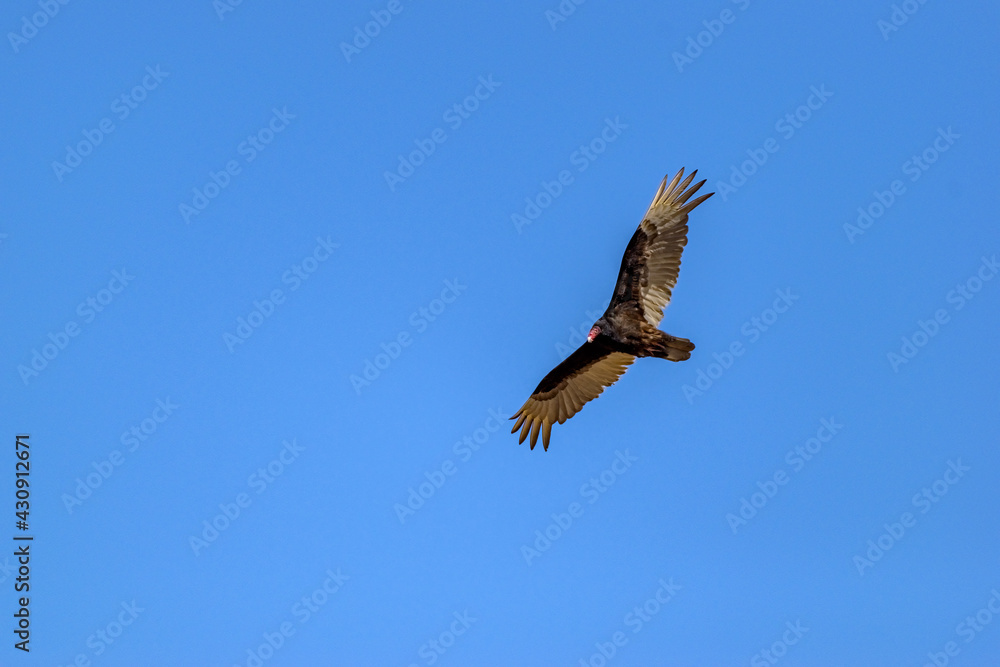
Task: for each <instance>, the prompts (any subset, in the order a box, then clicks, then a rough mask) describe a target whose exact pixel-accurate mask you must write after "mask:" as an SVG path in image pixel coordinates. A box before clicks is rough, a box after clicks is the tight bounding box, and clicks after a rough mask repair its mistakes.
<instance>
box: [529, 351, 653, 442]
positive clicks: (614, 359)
mask: <svg viewBox="0 0 1000 667" xmlns="http://www.w3.org/2000/svg"><path fill="white" fill-rule="evenodd" d="M633 361H635V357H633V356H632V355H631V354H625V353H624V352H615V351H613V350H612V349H611V348H609V347H607V346H606V345H603V344H601V343H600V339H598V340H595V341H594V342H592V343H584V344H583V345H581V346H580V347H579V348H578V349H577V350H576V351H575V352H574V353H573V354H571V355H569V356H568V357H566V359H565V360H564V361H563V362H562V363H561V364H559V365H558V366H556V367H555V368H553V369H552V371H551V372H550V373H549V374H548V375H546V376H545V377H544V378H543V379H542V381H541V382H539V383H538V386H537V387H536V388H535V391H534V392H533V393H532V394H531V397H530V398H528V400H527V401H525V403H524V405H522V406H521V409H520V410H518V411H517V412H516V413H515V414H514V416H513V417H511V419H517V422H515V424H514V428H512V429H511V430H510V432H511V433H513V432H514V431H516V430H517V429H519V428H520V429H521V439H520V441H519V442H518V444H520V443H523V442H524V439H525V438H526V437H528V431H529V430H530V431H531V448H532V449H534V448H535V443H536V442H537V441H538V431H539V429H541V431H542V446H543V447H544V448H545V449H546V450H547V449H548V448H549V434H550V433H551V431H552V424H554V423H556V422H558V423H560V424H562V423H563V422H564V421H566V420H567V419H569V418H570V417H572V416H573V415H575V414H576V413H577V412H579V411H580V408H582V407H583V406H584V404H585V403H587V402H588V401H591V400H593V399H595V398H597V397H598V396H600V395H601V392H602V391H604V388H605V387H610V386H611V385H613V384H614V383H615V381H616V380H617V379H618V378H619V377H621V375H622V373H624V372H625V369H626V368H628V367H629V365H630V364H631V363H632V362H633Z"/></svg>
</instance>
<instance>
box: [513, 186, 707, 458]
mask: <svg viewBox="0 0 1000 667" xmlns="http://www.w3.org/2000/svg"><path fill="white" fill-rule="evenodd" d="M697 173H698V171H697V170H695V171H693V172H691V174H690V175H688V177H687V178H684V170H683V169H681V170H680V171H679V172H678V173H677V175H676V176H674V178H673V180H671V181H670V183H667V178H664V179H663V182H662V183H661V184H660V189H659V190H657V192H656V196H655V197H653V201H652V203H651V204H650V205H649V210H648V211H646V215H645V216H643V218H642V222H640V223H639V228H638V229H636V230H635V234H633V235H632V240H631V241H629V243H628V247H626V248H625V256H624V257H622V266H621V270H620V271H619V272H618V282H617V283H616V284H615V292H614V294H613V295H612V296H611V304H610V305H609V306H608V309H607V310H606V311H604V314H603V315H602V316H601V318H600V319H599V320H597V321H596V322H594V326H593V328H592V329H591V330H590V333H589V334H588V335H587V342H585V343H584V344H583V345H581V346H580V347H579V348H577V350H576V351H575V352H573V354H571V355H569V356H568V357H566V359H565V360H564V361H563V362H562V363H561V364H559V365H558V366H556V367H555V368H554V369H552V371H551V372H550V373H549V374H548V375H546V376H545V377H544V378H542V381H541V382H540V383H538V386H537V387H535V391H534V392H533V393H532V394H531V397H530V398H528V400H527V401H525V403H524V405H522V406H521V409H520V410H518V411H517V413H515V414H514V416H513V417H511V419H517V422H516V423H515V424H514V428H512V429H511V431H510V432H511V433H513V432H515V431H516V430H517V429H521V438H520V440H519V442H518V444H520V443H523V442H524V439H525V438H526V437H528V432H529V431H530V432H531V449H534V448H535V443H536V442H538V431H539V430H541V432H542V446H543V447H544V448H545V450H546V451H548V449H549V436H550V435H551V433H552V424H554V423H556V422H559V423H560V424H562V423H563V422H564V421H566V420H567V419H569V418H570V417H572V416H573V415H575V414H576V413H577V412H579V411H580V408H582V407H583V405H584V403H587V402H588V401H591V400H593V399H595V398H597V397H598V396H600V395H601V392H602V391H604V388H605V387H610V386H611V385H612V384H614V383H615V382H616V381H617V380H618V378H619V377H621V375H622V373H624V372H625V370H626V369H627V368H628V367H629V365H631V364H632V362H633V361H635V358H636V357H659V358H660V359H669V360H670V361H684V360H685V359H688V358H690V356H691V350H693V349H694V343H692V342H691V341H689V340H688V339H687V338H676V337H674V336H671V335H669V334H666V333H664V332H662V331H660V330H659V329H658V328H657V325H658V324H659V323H660V320H661V319H663V309H664V308H665V307H666V306H667V304H668V303H670V294H671V290H673V288H674V285H676V284H677V274H678V272H679V271H680V268H681V252H682V251H683V250H684V246H685V245H687V231H688V227H687V221H688V213H690V212H691V210H692V209H694V207H695V206H697V205H698V204H700V203H702V202H703V201H705V200H706V199H708V198H709V197H711V196H712V195H713V194H715V193H714V192H710V193H708V194H707V195H702V196H700V197H698V198H697V199H694V200H693V201H691V202H688V200H689V199H691V196H692V195H694V193H695V192H697V191H698V188H700V187H701V186H702V185H704V184H705V181H700V182H698V183H696V184H694V185H693V186H691V187H690V188H688V186H689V185H690V184H691V181H692V180H694V176H695V174H697ZM682 178H684V180H683V181H681V179H682Z"/></svg>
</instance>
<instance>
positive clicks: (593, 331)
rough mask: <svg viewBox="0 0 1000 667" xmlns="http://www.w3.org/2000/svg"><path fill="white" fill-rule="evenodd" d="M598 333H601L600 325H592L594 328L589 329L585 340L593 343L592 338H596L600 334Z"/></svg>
mask: <svg viewBox="0 0 1000 667" xmlns="http://www.w3.org/2000/svg"><path fill="white" fill-rule="evenodd" d="M600 333H601V327H599V326H597V325H594V328H593V329H591V330H590V333H589V334H587V342H588V343H593V342H594V339H595V338H597V336H598V335H600Z"/></svg>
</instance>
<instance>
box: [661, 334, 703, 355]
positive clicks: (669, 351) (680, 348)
mask: <svg viewBox="0 0 1000 667" xmlns="http://www.w3.org/2000/svg"><path fill="white" fill-rule="evenodd" d="M659 343H660V344H659V345H657V349H656V356H657V357H660V358H661V359H669V360H670V361H684V360H686V359H690V358H691V350H693V349H694V343H692V342H691V341H689V340H688V339H687V338H677V337H675V336H671V335H669V334H663V338H661V339H660V341H659Z"/></svg>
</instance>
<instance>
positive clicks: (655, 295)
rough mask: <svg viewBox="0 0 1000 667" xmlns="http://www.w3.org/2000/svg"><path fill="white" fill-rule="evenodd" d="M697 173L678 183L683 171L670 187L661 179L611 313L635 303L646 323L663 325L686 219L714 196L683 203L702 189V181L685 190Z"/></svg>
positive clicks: (637, 234) (683, 242)
mask: <svg viewBox="0 0 1000 667" xmlns="http://www.w3.org/2000/svg"><path fill="white" fill-rule="evenodd" d="M697 173H698V170H697V169H696V170H694V171H692V172H691V174H690V175H689V176H688V177H687V178H685V179H684V181H683V182H682V181H681V179H682V178H684V170H683V169H681V170H680V171H679V172H677V175H676V176H674V178H673V180H671V181H670V184H669V185H668V184H667V179H666V178H664V179H663V183H661V184H660V189H659V190H657V192H656V196H655V197H653V202H652V203H651V204H650V205H649V210H648V211H646V215H645V216H644V217H643V219H642V222H640V223H639V228H638V229H636V230H635V234H633V235H632V240H631V241H629V244H628V247H627V248H625V256H624V257H622V267H621V270H620V271H619V272H618V282H617V284H616V285H615V293H614V295H613V296H612V297H611V308H614V307H615V306H616V305H620V304H622V303H625V302H628V301H635V302H636V303H637V304H638V305H639V308H640V310H641V311H642V315H643V317H644V318H645V320H646V321H647V322H649V323H650V324H651V325H653V326H654V327H655V326H657V325H658V324H659V323H660V320H662V319H663V309H664V308H665V307H666V306H667V304H668V303H670V296H671V293H672V290H673V289H674V286H675V285H676V284H677V274H678V273H679V272H680V270H681V253H682V252H683V251H684V246H685V245H687V231H688V226H687V221H688V213H690V212H691V210H692V209H693V208H694V207H695V206H697V205H698V204H700V203H702V202H703V201H705V200H706V199H708V198H709V197H711V196H712V195H713V194H715V193H714V192H710V193H708V194H707V195H702V196H700V197H698V198H697V199H695V200H694V201H691V202H690V203H689V202H688V199H690V198H691V196H692V195H694V193H695V192H697V191H698V188H700V187H701V186H702V185H704V184H705V181H701V182H699V183H695V184H694V185H693V186H691V187H690V188H688V185H690V184H691V181H692V180H694V176H695V174H697Z"/></svg>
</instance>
